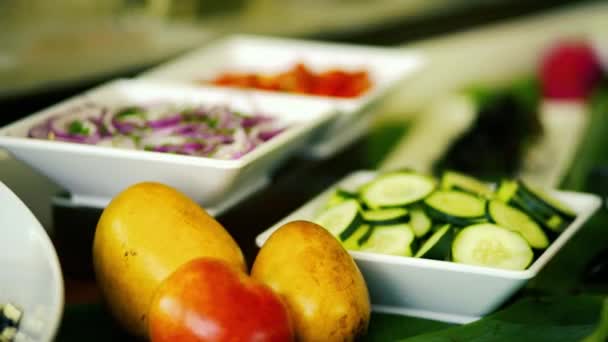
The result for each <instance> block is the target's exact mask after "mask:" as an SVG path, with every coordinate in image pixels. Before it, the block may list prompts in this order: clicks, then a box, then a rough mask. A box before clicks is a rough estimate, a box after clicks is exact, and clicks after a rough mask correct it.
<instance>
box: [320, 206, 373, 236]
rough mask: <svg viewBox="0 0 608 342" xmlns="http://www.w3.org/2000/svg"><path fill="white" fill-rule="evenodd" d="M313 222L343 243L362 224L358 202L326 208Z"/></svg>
mask: <svg viewBox="0 0 608 342" xmlns="http://www.w3.org/2000/svg"><path fill="white" fill-rule="evenodd" d="M314 222H315V223H317V224H319V225H320V226H322V227H324V228H325V229H327V230H328V231H329V232H330V233H331V234H332V235H333V236H335V237H337V238H339V239H340V240H342V241H344V240H346V239H348V238H349V237H350V235H351V234H353V233H354V231H355V230H356V229H357V227H359V226H360V225H361V224H362V223H363V220H362V218H361V213H360V207H359V202H358V201H357V200H354V199H350V200H347V201H344V202H342V203H340V204H338V205H335V206H333V207H331V208H328V209H327V210H325V211H324V212H322V213H321V214H320V215H319V216H318V217H317V218H316V220H315V221H314Z"/></svg>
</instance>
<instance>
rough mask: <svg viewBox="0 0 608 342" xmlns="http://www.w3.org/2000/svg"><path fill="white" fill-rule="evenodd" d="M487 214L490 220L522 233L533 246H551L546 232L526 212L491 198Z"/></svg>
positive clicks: (542, 247)
mask: <svg viewBox="0 0 608 342" xmlns="http://www.w3.org/2000/svg"><path fill="white" fill-rule="evenodd" d="M487 215H488V220H490V222H492V223H496V224H497V225H499V226H501V227H503V228H507V229H509V230H512V231H514V232H518V233H520V234H521V235H522V236H523V237H524V239H526V241H528V243H529V244H530V246H531V247H532V248H535V249H545V248H547V247H548V246H549V239H548V238H547V235H546V234H545V232H544V231H543V230H542V228H541V227H540V226H539V225H538V224H537V223H536V222H535V221H534V220H533V219H532V218H531V217H530V216H528V215H527V214H526V213H524V212H522V211H520V210H518V209H516V208H513V207H511V206H510V205H508V204H505V203H503V202H501V201H497V200H491V201H488V204H487Z"/></svg>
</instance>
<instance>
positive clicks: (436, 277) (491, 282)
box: [256, 171, 601, 323]
mask: <svg viewBox="0 0 608 342" xmlns="http://www.w3.org/2000/svg"><path fill="white" fill-rule="evenodd" d="M375 176H376V172H372V171H359V172H355V173H352V174H351V175H349V176H348V177H346V178H345V179H344V180H342V181H340V182H338V183H337V184H336V185H334V186H333V187H331V188H330V189H328V190H327V191H325V192H324V193H322V194H321V195H319V196H317V197H316V198H314V199H312V200H311V201H310V202H308V203H307V204H305V205H304V206H302V207H301V208H300V209H298V210H296V211H295V212H293V213H292V214H291V215H289V216H287V217H286V218H284V219H283V220H281V221H280V222H278V223H277V224H275V225H274V226H273V227H272V228H270V229H268V230H266V231H265V232H263V233H262V234H260V235H259V236H258V237H257V239H256V243H257V245H258V246H260V247H261V246H262V245H263V244H264V242H265V241H266V240H267V239H268V237H269V236H270V235H271V234H272V232H274V231H275V230H276V229H278V228H279V227H280V226H282V225H283V224H285V223H287V222H291V221H294V220H309V221H310V220H313V219H314V218H315V216H316V215H317V214H318V213H319V211H320V210H321V209H322V208H323V206H324V205H325V204H326V203H327V199H328V197H329V196H330V195H331V194H332V193H333V191H334V190H335V188H336V187H340V188H344V189H347V190H348V189H351V190H354V189H356V188H358V187H359V185H362V184H364V183H366V182H368V181H369V180H371V179H373V178H374V177H375ZM554 195H555V196H557V197H558V198H559V199H560V200H562V201H564V203H566V204H568V205H569V206H570V207H572V209H574V210H575V211H576V213H577V217H576V219H575V220H574V222H572V224H570V226H568V228H566V230H564V231H563V232H562V233H561V234H560V235H559V237H558V238H557V239H556V240H555V241H553V242H552V243H551V245H550V246H549V248H547V250H546V251H544V252H543V253H542V255H541V256H540V257H539V258H538V259H537V260H536V261H535V262H534V263H533V264H532V265H531V266H530V267H528V269H526V270H524V271H511V270H502V269H495V268H488V267H480V266H472V265H465V264H458V263H454V262H447V261H438V260H430V259H421V258H411V257H401V256H392V255H382V254H374V253H365V252H350V253H351V255H352V256H353V258H354V259H355V261H356V262H357V265H358V266H359V268H360V269H361V272H362V273H363V276H364V277H365V280H366V282H367V285H368V288H369V290H370V295H371V299H372V303H373V304H374V309H375V310H378V311H388V312H396V313H401V314H406V315H410V316H417V317H424V318H429V319H436V320H442V321H449V322H455V323H467V322H471V321H474V320H476V319H479V317H481V316H483V315H485V314H488V313H490V312H492V311H493V310H495V309H496V308H498V307H499V306H500V305H501V304H502V303H504V302H505V301H506V300H507V299H508V298H509V297H510V296H511V295H513V294H514V293H515V292H516V291H518V290H519V289H520V288H521V287H522V286H524V285H525V284H526V282H527V281H528V280H530V279H532V278H533V277H534V276H536V275H537V274H538V272H539V271H540V270H541V269H542V268H543V267H544V266H545V264H546V263H547V262H548V261H549V260H550V259H551V258H552V257H553V256H554V255H555V254H556V253H557V252H558V251H559V250H560V249H561V248H562V247H563V246H564V244H565V243H566V242H567V241H568V240H569V239H570V238H571V237H572V236H573V235H574V234H575V233H576V232H577V231H578V230H579V229H580V228H581V227H582V225H583V223H584V222H585V221H587V220H588V219H589V218H590V217H591V215H592V214H593V213H594V212H595V211H596V210H597V209H598V208H599V207H600V204H601V200H600V198H599V197H598V196H595V195H591V194H583V193H574V192H555V193H554Z"/></svg>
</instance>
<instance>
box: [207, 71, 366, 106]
mask: <svg viewBox="0 0 608 342" xmlns="http://www.w3.org/2000/svg"><path fill="white" fill-rule="evenodd" d="M211 83H213V84H214V85H219V86H230V87H241V88H255V89H261V90H270V91H280V92H288V93H298V94H308V95H320V96H332V97H342V98H353V97H358V96H360V95H362V94H363V93H365V92H366V91H367V90H368V89H369V88H370V87H371V80H370V78H369V75H368V73H367V71H363V70H357V71H345V70H338V69H334V70H328V71H324V72H321V73H315V72H313V71H312V70H310V69H309V68H308V67H306V65H304V64H303V63H298V64H296V65H295V66H294V67H293V68H292V69H290V70H288V71H286V72H282V73H279V74H276V75H262V74H256V73H240V72H226V73H223V74H221V75H219V76H218V77H216V78H215V79H213V80H211Z"/></svg>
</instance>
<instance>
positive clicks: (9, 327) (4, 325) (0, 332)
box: [0, 303, 23, 342]
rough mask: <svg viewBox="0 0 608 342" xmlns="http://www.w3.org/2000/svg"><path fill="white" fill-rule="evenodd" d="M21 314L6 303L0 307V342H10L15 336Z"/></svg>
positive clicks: (14, 307)
mask: <svg viewBox="0 0 608 342" xmlns="http://www.w3.org/2000/svg"><path fill="white" fill-rule="evenodd" d="M22 315H23V313H22V312H21V310H19V309H18V308H17V307H16V306H14V305H12V304H10V303H8V304H4V305H0V342H11V341H13V340H14V339H15V337H16V336H17V329H19V323H21V316H22Z"/></svg>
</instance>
